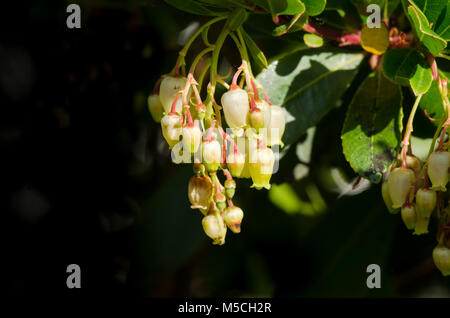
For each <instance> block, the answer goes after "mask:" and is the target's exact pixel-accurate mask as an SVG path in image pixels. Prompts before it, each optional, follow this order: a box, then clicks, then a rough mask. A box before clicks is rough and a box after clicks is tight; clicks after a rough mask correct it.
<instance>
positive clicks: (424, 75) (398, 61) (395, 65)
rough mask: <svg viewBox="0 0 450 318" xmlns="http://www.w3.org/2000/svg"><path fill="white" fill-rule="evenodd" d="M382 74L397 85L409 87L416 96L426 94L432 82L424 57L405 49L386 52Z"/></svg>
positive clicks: (429, 69)
mask: <svg viewBox="0 0 450 318" xmlns="http://www.w3.org/2000/svg"><path fill="white" fill-rule="evenodd" d="M383 73H384V75H385V76H386V77H387V78H389V79H390V80H392V81H394V82H396V83H397V84H400V85H403V86H408V85H409V86H411V88H412V90H413V92H414V94H415V95H416V96H417V95H420V94H424V93H426V92H427V91H428V89H429V88H430V86H431V82H432V81H433V78H432V75H431V68H430V66H429V65H428V63H426V61H425V55H424V54H423V53H421V52H419V51H417V50H412V49H406V48H401V49H391V50H389V51H387V52H386V54H385V55H384V57H383Z"/></svg>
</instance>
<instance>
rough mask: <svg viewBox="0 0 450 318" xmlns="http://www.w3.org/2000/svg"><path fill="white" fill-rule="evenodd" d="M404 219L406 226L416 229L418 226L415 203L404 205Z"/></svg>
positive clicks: (409, 228)
mask: <svg viewBox="0 0 450 318" xmlns="http://www.w3.org/2000/svg"><path fill="white" fill-rule="evenodd" d="M401 215H402V220H403V223H405V226H406V228H407V229H408V230H414V228H415V227H416V219H417V216H416V209H415V208H414V205H412V204H409V205H404V206H403V207H402V213H401Z"/></svg>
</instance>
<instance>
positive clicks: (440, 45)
mask: <svg viewBox="0 0 450 318" xmlns="http://www.w3.org/2000/svg"><path fill="white" fill-rule="evenodd" d="M410 4H411V5H410V6H409V7H408V15H409V17H410V19H411V22H412V25H413V28H414V30H415V33H416V35H417V37H418V39H419V40H420V41H421V42H422V43H423V45H425V46H426V47H427V48H428V50H429V51H430V52H431V53H432V54H438V53H439V52H441V51H442V50H443V49H445V47H446V46H447V41H445V40H444V39H443V38H441V37H440V36H439V35H437V34H436V33H435V32H434V31H433V30H432V29H431V27H430V24H429V22H428V20H427V17H426V16H425V15H424V14H423V12H422V11H420V9H419V8H417V6H416V5H415V4H413V3H412V2H411V1H410Z"/></svg>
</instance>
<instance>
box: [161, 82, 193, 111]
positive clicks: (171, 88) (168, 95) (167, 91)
mask: <svg viewBox="0 0 450 318" xmlns="http://www.w3.org/2000/svg"><path fill="white" fill-rule="evenodd" d="M186 81H187V78H186V77H173V76H167V77H165V78H164V79H163V80H162V81H161V84H160V86H159V98H160V99H161V104H162V105H163V107H164V111H165V112H166V114H168V113H170V112H171V108H172V103H173V101H174V100H175V97H176V96H177V94H178V93H179V92H180V91H181V90H183V89H184V87H185V86H186ZM190 94H191V91H190V90H189V94H188V100H189V98H190ZM182 108H183V101H182V99H181V98H179V99H178V101H177V104H176V106H175V112H177V113H180V114H181V112H182Z"/></svg>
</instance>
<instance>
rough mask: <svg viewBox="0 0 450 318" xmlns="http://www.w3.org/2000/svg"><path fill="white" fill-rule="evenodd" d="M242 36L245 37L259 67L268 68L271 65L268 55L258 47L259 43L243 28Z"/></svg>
mask: <svg viewBox="0 0 450 318" xmlns="http://www.w3.org/2000/svg"><path fill="white" fill-rule="evenodd" d="M241 32H242V36H243V37H244V41H245V44H246V45H247V48H248V50H249V51H250V54H251V56H252V58H253V60H254V61H255V62H256V64H257V65H258V66H259V67H262V68H267V67H268V66H269V64H268V62H267V59H266V56H265V55H264V53H263V51H261V49H260V48H259V47H258V45H257V44H256V43H255V41H253V39H252V38H251V36H249V35H248V34H247V32H245V31H244V30H243V29H241Z"/></svg>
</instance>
